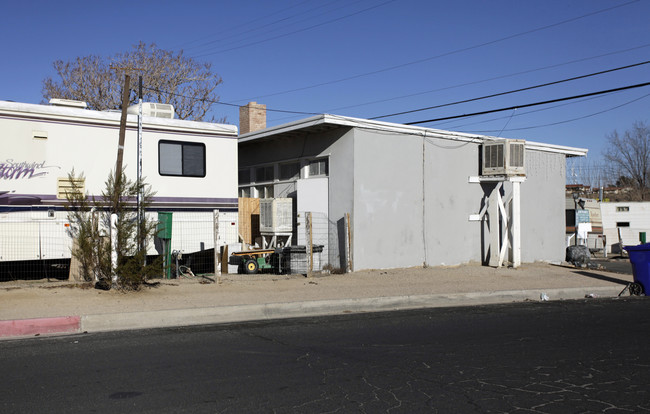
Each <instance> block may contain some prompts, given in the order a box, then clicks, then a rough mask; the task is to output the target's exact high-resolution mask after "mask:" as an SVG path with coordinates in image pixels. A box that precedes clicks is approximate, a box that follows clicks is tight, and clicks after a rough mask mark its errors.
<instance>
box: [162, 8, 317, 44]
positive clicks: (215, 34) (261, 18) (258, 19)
mask: <svg viewBox="0 0 650 414" xmlns="http://www.w3.org/2000/svg"><path fill="white" fill-rule="evenodd" d="M308 2H309V0H305V1H303V2H300V3H298V4H295V5H293V6H289V7H285V8H284V9H280V10H277V11H276V12H274V13H271V14H268V15H266V16H261V17H258V18H257V19H253V20H250V21H248V22H245V23H242V24H239V25H236V26H234V27H230V28H227V29H222V30H219V31H218V32H214V33H212V34H210V35H207V36H203V37H200V38H198V39H194V40H190V41H188V42H186V43H185V44H186V45H191V44H192V43H196V42H200V41H201V40H205V39H208V38H211V37H214V36H217V35H220V34H221V33H227V32H233V31H235V30H236V29H238V28H240V27H245V26H248V25H251V24H253V23H255V22H257V21H260V20H264V19H265V18H266V17H271V16H275V15H276V14H280V13H282V12H285V11H287V10H290V9H293V8H296V7H298V6H302V5H303V4H305V3H308ZM308 11H309V10H308ZM276 22H277V21H276ZM274 23H275V22H274ZM244 33H246V32H244ZM208 43H212V42H208ZM182 46H183V44H179V45H176V46H174V48H179V47H182ZM200 46H203V45H200ZM200 46H192V47H189V48H188V50H189V49H195V48H197V47H200Z"/></svg>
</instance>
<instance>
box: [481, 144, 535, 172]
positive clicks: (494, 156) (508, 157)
mask: <svg viewBox="0 0 650 414" xmlns="http://www.w3.org/2000/svg"><path fill="white" fill-rule="evenodd" d="M525 150H526V141H524V140H514V139H504V140H501V141H489V142H485V143H484V144H483V149H482V151H483V152H482V155H483V156H482V157H481V158H482V162H483V165H482V169H481V175H506V176H512V175H526V168H525V165H524V159H525Z"/></svg>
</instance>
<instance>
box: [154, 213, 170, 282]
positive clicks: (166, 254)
mask: <svg viewBox="0 0 650 414" xmlns="http://www.w3.org/2000/svg"><path fill="white" fill-rule="evenodd" d="M156 236H157V237H158V238H159V239H160V240H161V241H162V248H163V273H164V275H165V279H171V278H172V266H171V263H172V250H171V247H172V246H171V245H172V213H170V212H164V211H159V212H158V225H157V226H156Z"/></svg>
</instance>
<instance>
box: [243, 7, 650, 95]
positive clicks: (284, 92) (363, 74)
mask: <svg viewBox="0 0 650 414" xmlns="http://www.w3.org/2000/svg"><path fill="white" fill-rule="evenodd" d="M638 1H640V0H631V1H628V2H626V3H623V4H619V5H616V6H611V7H607V8H604V9H600V10H596V11H594V12H591V13H587V14H583V15H581V16H577V17H573V18H570V19H566V20H562V21H560V22H557V23H552V24H548V25H545V26H540V27H537V28H534V29H530V30H526V31H523V32H519V33H515V34H512V35H509V36H505V37H501V38H499V39H495V40H491V41H488V42H483V43H479V44H476V45H472V46H468V47H464V48H461V49H456V50H452V51H449V52H445V53H441V54H439V55H435V56H430V57H426V58H422V59H418V60H414V61H411V62H407V63H401V64H398V65H393V66H389V67H386V68H383V69H377V70H374V71H370V72H365V73H360V74H357V75H353V76H348V77H345V78H339V79H335V80H331V81H327V82H320V83H317V84H313V85H309V86H304V87H300V88H294V89H288V90H284V91H280V92H275V93H269V94H264V95H258V96H255V97H252V98H246V99H235V102H239V101H250V100H254V99H260V98H267V97H270V96H277V95H283V94H286V93H292V92H298V91H303V90H307V89H313V88H317V87H320V86H326V85H332V84H335V83H340V82H345V81H349V80H353V79H358V78H361V77H365V76H370V75H376V74H378V73H383V72H388V71H392V70H395V69H400V68H403V67H406V66H411V65H416V64H420V63H424V62H428V61H431V60H435V59H439V58H442V57H447V56H451V55H454V54H458V53H462V52H466V51H469V50H473V49H478V48H481V47H484V46H488V45H493V44H496V43H500V42H503V41H506V40H510V39H514V38H517V37H521V36H525V35H527V34H531V33H535V32H539V31H542V30H546V29H550V28H552V27H557V26H560V25H563V24H567V23H571V22H574V21H577V20H580V19H584V18H587V17H591V16H594V15H596V14H600V13H604V12H608V11H611V10H614V9H617V8H620V7H625V6H628V5H630V4H633V3H637V2H638ZM382 4H383V3H382Z"/></svg>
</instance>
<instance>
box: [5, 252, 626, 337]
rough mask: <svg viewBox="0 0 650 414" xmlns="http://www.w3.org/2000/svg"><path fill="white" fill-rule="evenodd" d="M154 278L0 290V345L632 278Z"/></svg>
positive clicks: (513, 295)
mask: <svg viewBox="0 0 650 414" xmlns="http://www.w3.org/2000/svg"><path fill="white" fill-rule="evenodd" d="M201 281H202V279H179V280H161V281H160V284H159V285H158V286H157V287H152V288H149V287H145V288H143V289H142V290H141V291H139V292H129V293H123V292H119V291H115V290H111V291H101V290H96V289H93V288H92V286H91V285H90V284H86V285H83V286H81V285H75V284H72V283H70V282H46V281H35V282H34V281H20V282H3V283H0V338H11V337H21V336H22V337H24V336H34V335H42V334H61V333H79V332H101V331H110V330H123V329H144V328H156V327H170V326H184V325H198V324H211V323H228V322H241V321H251V320H264V319H279V318H291V317H302V316H317V315H334V314H344V313H354V312H374V311H388V310H398V309H415V308H430V307H443V306H465V305H477V304H489V303H507V302H516V301H525V300H533V301H539V300H540V298H541V296H542V295H545V296H547V297H548V300H561V299H580V298H585V297H586V296H587V295H591V296H594V297H616V296H617V295H618V294H619V293H620V292H621V291H622V290H623V289H624V288H625V286H626V284H627V283H630V282H632V281H633V278H632V275H628V274H618V273H610V272H606V271H600V270H591V269H577V268H573V267H571V266H557V265H550V264H544V263H534V264H525V265H523V266H521V267H519V268H517V269H509V268H500V269H493V268H490V267H485V266H480V265H477V264H469V265H463V266H454V267H432V268H410V269H390V270H373V271H362V272H354V273H348V274H342V275H322V276H321V275H315V276H314V277H312V278H306V277H304V276H301V275H267V274H259V275H232V274H228V275H221V277H220V282H221V283H209V284H206V283H201Z"/></svg>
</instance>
